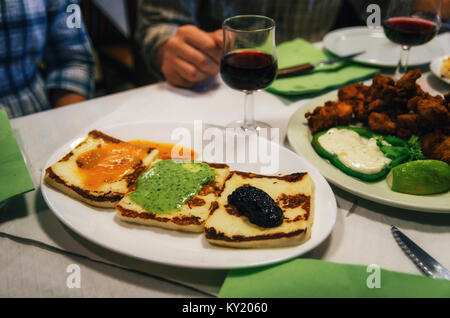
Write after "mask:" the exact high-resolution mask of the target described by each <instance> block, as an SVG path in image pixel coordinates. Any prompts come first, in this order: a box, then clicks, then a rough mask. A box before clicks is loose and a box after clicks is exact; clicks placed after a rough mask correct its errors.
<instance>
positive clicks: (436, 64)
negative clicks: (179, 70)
mask: <svg viewBox="0 0 450 318" xmlns="http://www.w3.org/2000/svg"><path fill="white" fill-rule="evenodd" d="M449 57H450V55H445V56H441V57H438V58H435V59H434V60H433V61H431V63H430V71H431V72H432V73H433V74H434V75H436V77H438V78H439V79H440V80H441V81H443V82H445V83H447V84H450V78H445V77H442V76H441V66H442V61H444V60H445V59H447V58H449Z"/></svg>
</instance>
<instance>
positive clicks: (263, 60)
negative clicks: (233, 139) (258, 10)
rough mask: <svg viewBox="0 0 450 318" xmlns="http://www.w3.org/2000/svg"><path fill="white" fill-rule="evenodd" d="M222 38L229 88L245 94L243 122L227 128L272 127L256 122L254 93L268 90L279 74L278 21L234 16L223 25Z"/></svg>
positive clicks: (223, 69) (223, 68)
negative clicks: (276, 50) (276, 24)
mask: <svg viewBox="0 0 450 318" xmlns="http://www.w3.org/2000/svg"><path fill="white" fill-rule="evenodd" d="M223 36H224V44H223V47H224V55H223V58H222V62H221V64H220V74H221V76H222V79H223V80H224V82H225V83H226V84H227V85H228V86H230V87H231V88H234V89H237V90H240V91H242V92H244V93H245V105H244V114H245V115H244V120H243V121H236V122H233V123H231V124H229V125H228V126H227V127H233V128H241V129H242V130H244V131H259V130H260V129H261V128H270V126H269V125H268V124H266V123H262V122H257V121H255V119H254V105H253V92H254V91H257V90H260V89H264V88H266V87H268V86H269V85H270V84H271V83H272V82H273V80H274V79H275V77H276V75H277V68H278V67H277V58H276V53H275V22H274V21H273V20H272V19H270V18H267V17H264V16H257V15H242V16H236V17H232V18H229V19H226V20H225V21H224V22H223Z"/></svg>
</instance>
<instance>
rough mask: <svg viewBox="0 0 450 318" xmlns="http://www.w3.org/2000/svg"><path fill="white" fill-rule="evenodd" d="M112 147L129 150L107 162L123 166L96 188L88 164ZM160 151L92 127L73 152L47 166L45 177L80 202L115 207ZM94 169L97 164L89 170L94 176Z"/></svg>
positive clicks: (112, 166)
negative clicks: (137, 144) (91, 182)
mask: <svg viewBox="0 0 450 318" xmlns="http://www.w3.org/2000/svg"><path fill="white" fill-rule="evenodd" d="M112 148H114V151H118V152H120V151H121V149H124V151H130V152H129V153H127V155H124V156H121V155H117V157H113V158H112V159H111V161H109V162H108V163H107V164H109V166H108V167H109V168H110V169H114V168H115V167H114V165H117V167H119V165H122V166H120V167H121V170H120V171H119V172H118V173H119V174H118V175H117V176H115V177H113V176H111V177H110V178H103V179H100V180H98V184H97V185H96V186H95V187H93V186H92V185H91V184H89V183H88V182H87V181H86V174H85V173H86V170H85V169H86V163H87V164H92V162H93V161H94V160H98V158H99V157H98V156H97V157H96V154H99V152H100V151H104V152H105V153H106V154H109V153H108V152H107V151H108V150H109V149H112ZM87 154H89V155H90V157H88V156H87ZM157 154H158V150H157V149H154V148H144V147H138V146H135V145H131V144H129V143H127V142H124V141H121V140H119V139H116V138H114V137H111V136H108V135H106V134H104V133H102V132H100V131H98V130H93V131H91V132H89V134H88V137H87V138H86V139H85V140H84V141H82V142H81V143H80V144H79V145H78V146H76V147H75V148H74V149H73V150H72V151H70V152H69V153H68V154H67V155H65V156H64V157H63V158H62V159H60V160H59V161H58V162H56V163H55V164H53V165H52V166H50V167H48V168H47V169H46V171H45V177H44V179H45V181H46V182H47V184H49V185H51V186H53V187H55V188H56V189H58V190H60V191H62V192H64V193H66V194H68V195H70V196H72V197H74V198H76V199H78V200H80V201H83V202H85V203H88V204H90V205H93V206H97V207H102V208H114V207H115V206H116V205H117V203H118V202H119V201H120V200H121V199H122V198H123V197H124V195H125V194H126V193H128V192H129V191H131V190H132V189H134V187H135V183H136V180H137V178H138V176H139V175H140V174H141V173H142V172H144V171H145V170H146V169H148V167H149V166H150V164H151V162H152V161H153V160H154V159H155V157H156V156H157ZM113 155H114V154H113ZM123 160H128V161H123ZM91 168H92V167H91ZM95 168H96V167H95V166H94V168H92V170H91V171H90V172H91V175H94V177H95V175H96V173H97V172H99V171H96V170H95ZM97 168H98V167H97ZM101 168H102V167H100V169H101Z"/></svg>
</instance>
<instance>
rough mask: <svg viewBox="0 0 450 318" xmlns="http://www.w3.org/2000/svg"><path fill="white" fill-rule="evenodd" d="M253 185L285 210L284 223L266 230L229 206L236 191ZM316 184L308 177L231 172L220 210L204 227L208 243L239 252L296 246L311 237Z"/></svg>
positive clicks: (302, 174) (305, 174) (297, 174)
mask: <svg viewBox="0 0 450 318" xmlns="http://www.w3.org/2000/svg"><path fill="white" fill-rule="evenodd" d="M244 185H250V186H253V187H256V188H259V189H261V190H263V191H265V192H266V193H267V194H268V195H269V196H270V197H271V198H272V199H273V200H274V201H275V202H276V204H277V205H278V206H279V207H280V208H281V209H282V211H283V223H282V224H281V225H279V226H277V227H273V228H263V227H260V226H257V225H255V224H253V223H251V222H250V221H249V219H248V218H247V217H245V216H243V215H241V214H240V213H239V211H237V209H236V208H235V207H233V206H232V205H230V204H228V196H229V195H230V194H231V193H232V192H233V191H234V190H236V189H237V188H239V187H241V186H244ZM313 202H314V183H313V181H312V179H311V177H310V176H309V175H308V174H307V173H294V174H290V175H284V176H263V175H258V174H253V173H246V172H239V171H234V172H231V174H230V177H229V178H228V180H227V181H226V183H225V187H224V190H223V191H222V194H221V196H220V198H219V200H218V208H217V209H216V210H215V211H213V213H212V214H211V215H210V217H209V218H208V220H207V222H206V224H205V236H206V239H207V240H208V241H209V242H210V243H212V244H216V245H221V246H227V247H236V248H272V247H284V246H295V245H299V244H301V243H304V242H306V241H307V240H308V239H309V238H310V236H311V227H312V224H313V216H314V213H313V212H314V209H313Z"/></svg>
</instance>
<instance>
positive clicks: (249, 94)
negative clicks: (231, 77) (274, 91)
mask: <svg viewBox="0 0 450 318" xmlns="http://www.w3.org/2000/svg"><path fill="white" fill-rule="evenodd" d="M242 128H243V129H244V130H247V129H255V128H256V124H255V108H254V103H253V91H245V101H244V125H243V127H242Z"/></svg>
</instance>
